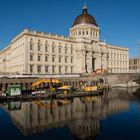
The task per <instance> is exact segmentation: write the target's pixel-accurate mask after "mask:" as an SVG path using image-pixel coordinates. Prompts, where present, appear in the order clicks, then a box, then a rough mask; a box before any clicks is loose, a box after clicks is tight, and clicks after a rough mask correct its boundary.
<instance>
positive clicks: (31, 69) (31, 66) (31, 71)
mask: <svg viewBox="0 0 140 140" xmlns="http://www.w3.org/2000/svg"><path fill="white" fill-rule="evenodd" d="M31 73H33V65H30V74H31Z"/></svg>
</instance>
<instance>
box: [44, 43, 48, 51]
mask: <svg viewBox="0 0 140 140" xmlns="http://www.w3.org/2000/svg"><path fill="white" fill-rule="evenodd" d="M45 52H48V44H45Z"/></svg>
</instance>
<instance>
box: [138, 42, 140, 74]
mask: <svg viewBox="0 0 140 140" xmlns="http://www.w3.org/2000/svg"><path fill="white" fill-rule="evenodd" d="M138 46H139V57H138V67H139V72H140V41H138Z"/></svg>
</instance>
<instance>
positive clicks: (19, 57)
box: [0, 6, 129, 74]
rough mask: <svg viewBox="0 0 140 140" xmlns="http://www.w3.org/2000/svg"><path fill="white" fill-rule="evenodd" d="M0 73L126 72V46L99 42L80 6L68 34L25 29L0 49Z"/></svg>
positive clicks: (95, 27) (90, 19)
mask: <svg viewBox="0 0 140 140" xmlns="http://www.w3.org/2000/svg"><path fill="white" fill-rule="evenodd" d="M0 68H1V69H0V72H11V73H16V72H17V73H20V74H76V73H78V74H81V73H92V72H93V71H96V70H99V69H102V70H107V71H108V72H110V73H127V72H129V49H128V48H124V47H119V46H112V45H108V44H106V43H105V42H102V41H100V28H99V26H98V25H97V23H96V20H95V18H94V17H93V16H91V15H90V14H88V9H87V6H84V7H83V11H82V14H81V15H79V16H78V17H77V18H76V19H75V21H74V24H73V26H72V27H71V28H70V35H69V37H64V36H59V35H52V34H48V33H45V32H38V31H31V30H29V29H25V30H24V31H23V32H21V33H20V34H19V35H18V36H16V37H15V38H14V39H13V40H12V41H11V43H10V44H9V46H8V47H7V48H5V49H4V50H2V51H1V52H0Z"/></svg>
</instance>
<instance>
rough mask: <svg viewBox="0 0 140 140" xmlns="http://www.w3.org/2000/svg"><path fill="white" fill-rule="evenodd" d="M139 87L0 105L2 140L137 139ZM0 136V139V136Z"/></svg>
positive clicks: (138, 129) (138, 127) (138, 134)
mask: <svg viewBox="0 0 140 140" xmlns="http://www.w3.org/2000/svg"><path fill="white" fill-rule="evenodd" d="M139 91H140V90H139V89H135V88H133V89H113V90H111V91H109V92H108V93H106V94H104V95H100V96H96V97H81V98H75V99H72V100H65V101H64V100H51V101H50V100H40V101H28V102H27V101H26V102H8V103H1V104H0V136H1V138H3V139H4V140H5V139H6V140H11V139H14V140H25V139H26V140H39V139H41V140H77V139H78V140H80V139H81V140H82V139H83V140H139V139H140V92H139ZM1 138H0V139H1Z"/></svg>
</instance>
